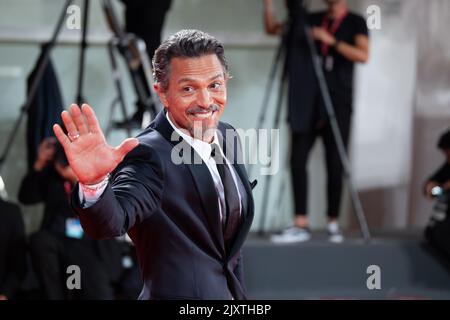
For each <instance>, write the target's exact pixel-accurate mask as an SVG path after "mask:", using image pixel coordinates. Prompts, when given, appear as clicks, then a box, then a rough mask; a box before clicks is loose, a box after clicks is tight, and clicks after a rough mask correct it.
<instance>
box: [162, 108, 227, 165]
mask: <svg viewBox="0 0 450 320" xmlns="http://www.w3.org/2000/svg"><path fill="white" fill-rule="evenodd" d="M166 118H167V121H169V123H170V125H171V126H172V128H173V129H174V130H175V132H176V133H177V134H179V135H180V136H181V137H182V138H183V140H184V141H186V142H187V143H188V144H189V145H190V146H191V147H192V148H194V150H195V151H196V152H197V153H198V154H199V155H200V157H201V158H202V160H203V161H205V162H207V161H208V160H209V158H210V157H211V145H212V144H213V143H216V144H217V145H220V144H219V138H218V136H217V130H216V131H215V132H214V137H213V141H212V142H211V143H208V142H205V141H203V140H200V139H195V138H193V137H191V136H190V135H187V134H186V133H184V132H183V131H182V130H180V129H179V128H177V127H176V126H175V125H174V124H173V122H172V120H170V117H169V111H167V112H166Z"/></svg>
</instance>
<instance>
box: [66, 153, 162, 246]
mask: <svg viewBox="0 0 450 320" xmlns="http://www.w3.org/2000/svg"><path fill="white" fill-rule="evenodd" d="M163 177H164V173H163V166H162V163H161V161H160V159H159V156H158V155H157V153H156V152H155V151H154V150H153V149H152V148H150V147H149V146H147V145H142V144H141V145H139V146H138V147H136V148H135V149H134V150H133V151H131V152H130V153H129V154H128V155H127V157H126V158H125V159H124V160H123V161H122V163H121V164H119V166H118V167H117V168H116V169H115V170H114V171H113V172H112V174H111V178H110V181H109V183H108V185H107V187H106V189H105V191H104V192H103V194H102V195H101V197H100V199H98V201H97V202H96V203H95V204H93V205H92V206H90V207H88V208H84V206H83V204H82V203H80V199H79V196H78V188H79V186H78V185H77V187H76V188H75V190H74V192H73V193H72V207H73V208H74V209H75V210H76V211H77V213H78V214H79V217H80V222H81V225H82V226H83V229H84V231H85V232H86V234H87V235H88V236H90V237H91V238H94V239H106V238H112V237H117V236H121V235H123V234H125V233H126V232H127V231H128V230H129V229H130V228H132V227H133V226H134V225H136V224H137V223H139V222H142V221H144V220H145V219H148V218H149V217H151V216H152V215H153V214H154V213H155V212H156V211H157V210H158V208H159V207H160V205H161V197H162V193H163V186H164V183H163V181H164V178H163Z"/></svg>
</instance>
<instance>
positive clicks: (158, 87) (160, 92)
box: [153, 83, 169, 108]
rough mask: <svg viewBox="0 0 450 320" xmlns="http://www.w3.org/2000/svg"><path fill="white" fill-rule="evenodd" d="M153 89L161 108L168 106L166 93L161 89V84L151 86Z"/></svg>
mask: <svg viewBox="0 0 450 320" xmlns="http://www.w3.org/2000/svg"><path fill="white" fill-rule="evenodd" d="M153 89H155V92H156V94H157V95H158V97H159V100H160V101H161V103H162V104H163V106H164V107H166V108H167V107H168V106H169V102H168V101H167V96H166V91H165V90H164V89H163V88H162V86H161V84H159V83H155V84H154V85H153Z"/></svg>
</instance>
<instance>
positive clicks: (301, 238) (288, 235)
mask: <svg viewBox="0 0 450 320" xmlns="http://www.w3.org/2000/svg"><path fill="white" fill-rule="evenodd" d="M309 239H311V232H310V231H309V229H308V228H300V227H296V226H291V227H288V228H286V229H284V230H283V231H281V233H279V234H275V235H273V236H272V237H270V240H271V241H272V242H274V243H296V242H305V241H308V240H309Z"/></svg>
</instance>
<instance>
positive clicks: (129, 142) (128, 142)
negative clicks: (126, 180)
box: [116, 138, 139, 161]
mask: <svg viewBox="0 0 450 320" xmlns="http://www.w3.org/2000/svg"><path fill="white" fill-rule="evenodd" d="M138 145H139V140H138V139H136V138H128V139H125V140H124V141H123V142H122V143H121V145H120V146H118V147H117V148H116V150H117V151H118V158H119V161H122V159H123V158H124V157H125V156H126V155H127V153H128V152H130V151H131V150H133V149H134V148H136V147H137V146H138Z"/></svg>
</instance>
